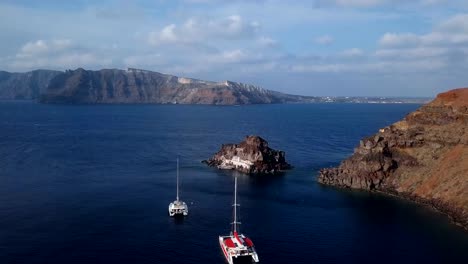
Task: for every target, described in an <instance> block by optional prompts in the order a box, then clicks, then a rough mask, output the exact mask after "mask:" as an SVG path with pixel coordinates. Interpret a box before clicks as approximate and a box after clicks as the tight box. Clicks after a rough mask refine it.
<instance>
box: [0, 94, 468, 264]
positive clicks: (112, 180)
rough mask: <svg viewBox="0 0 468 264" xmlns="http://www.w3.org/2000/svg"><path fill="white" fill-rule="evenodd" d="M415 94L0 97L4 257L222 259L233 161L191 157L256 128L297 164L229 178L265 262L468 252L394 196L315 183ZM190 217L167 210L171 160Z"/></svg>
mask: <svg viewBox="0 0 468 264" xmlns="http://www.w3.org/2000/svg"><path fill="white" fill-rule="evenodd" d="M417 107H418V106H417V105H401V104H400V105H370V104H308V105H254V106H242V107H218V106H184V105H96V106H63V105H41V104H34V103H28V102H20V103H18V102H16V103H11V102H1V103H0V195H1V199H0V263H29V264H31V263H51V264H54V263H57V264H58V263H164V264H177V263H185V264H189V263H224V259H223V256H222V253H221V250H220V249H219V246H218V239H217V237H218V235H220V234H227V233H229V229H230V224H229V223H230V222H231V215H232V211H231V207H230V205H231V204H232V188H233V177H234V176H235V175H236V174H235V173H233V172H230V171H228V172H225V171H218V170H215V169H212V168H208V167H205V166H204V165H203V164H201V163H200V161H201V160H203V159H206V158H208V157H209V156H210V155H212V154H213V153H215V152H216V151H217V150H218V149H219V147H220V145H221V144H223V143H229V142H233V143H235V142H238V141H240V140H241V139H243V138H244V137H245V136H246V135H249V134H257V135H261V136H263V137H264V138H265V139H267V140H268V141H269V143H270V145H271V146H272V147H273V148H278V149H281V150H284V151H286V157H287V160H288V161H289V162H290V163H291V164H293V165H294V166H295V168H294V169H293V170H291V171H289V172H287V173H285V174H284V175H282V176H277V177H247V176H243V175H239V176H238V177H239V195H240V197H239V198H240V203H241V211H240V216H241V221H242V222H243V225H242V230H243V231H244V233H245V234H247V235H249V236H250V237H251V238H252V240H253V242H254V243H255V245H256V247H257V251H258V253H259V256H260V260H261V262H262V263H269V264H271V263H345V262H346V263H369V262H372V263H421V262H424V263H468V262H467V261H468V234H467V233H466V232H464V231H462V230H461V229H460V228H459V227H457V226H454V225H452V224H450V222H449V221H448V220H447V219H446V218H445V217H444V216H442V215H440V214H437V213H434V212H433V211H431V210H429V209H427V208H425V207H421V206H417V205H415V204H413V203H411V202H406V201H402V200H400V199H397V198H391V197H385V196H381V195H375V194H369V193H366V192H358V191H346V190H340V189H335V188H332V187H324V186H321V185H319V184H317V183H316V176H317V170H318V169H319V168H322V167H327V166H333V165H337V164H338V163H339V162H340V160H342V159H343V158H345V157H347V156H348V155H350V154H351V153H352V152H353V148H354V147H355V146H356V145H357V144H358V142H359V139H360V138H362V137H363V136H367V135H371V134H373V133H375V132H376V131H377V130H378V129H379V128H381V127H384V126H386V125H389V124H391V123H392V122H395V121H397V120H399V119H401V118H402V117H403V116H404V115H405V114H407V113H409V112H411V111H413V110H415V109H416V108H417ZM177 155H179V156H180V161H181V170H180V173H181V198H182V199H183V200H184V201H186V202H187V203H188V204H189V209H190V215H189V217H188V218H186V219H184V220H182V221H177V220H174V219H172V218H169V217H168V216H167V206H168V204H169V202H171V201H172V200H173V199H174V198H175V168H176V157H177Z"/></svg>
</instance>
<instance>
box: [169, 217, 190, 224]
mask: <svg viewBox="0 0 468 264" xmlns="http://www.w3.org/2000/svg"><path fill="white" fill-rule="evenodd" d="M186 217H187V216H183V215H175V216H173V217H172V220H173V221H174V224H176V225H183V224H184V223H185V221H186V219H185V218H186Z"/></svg>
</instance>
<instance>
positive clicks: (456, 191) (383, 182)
mask: <svg viewBox="0 0 468 264" xmlns="http://www.w3.org/2000/svg"><path fill="white" fill-rule="evenodd" d="M467 130H468V88H462V89H456V90H451V91H448V92H445V93H441V94H439V95H438V96H437V98H435V99H434V100H433V101H432V102H430V103H428V104H426V105H423V106H422V107H420V108H419V109H418V110H416V111H415V112H412V113H410V114H408V115H407V116H406V117H405V118H404V119H403V120H402V121H399V122H396V123H394V124H392V125H390V126H388V127H385V128H382V129H380V130H379V132H378V133H376V134H375V135H373V136H370V137H367V138H365V139H363V140H361V141H360V143H359V146H358V147H357V148H356V149H355V151H354V154H353V155H352V156H350V157H349V158H347V159H346V160H344V161H343V162H341V164H340V165H339V166H337V167H335V168H325V169H322V170H320V172H319V176H318V182H320V183H322V184H325V185H333V186H338V187H344V188H353V189H364V190H370V191H380V192H385V193H389V194H393V195H397V196H400V197H404V198H407V199H410V200H414V201H417V202H420V203H423V204H428V205H430V206H432V207H433V208H435V209H437V210H439V211H441V212H443V213H445V214H447V215H448V216H449V217H450V218H451V219H452V220H453V221H454V222H455V223H457V224H459V225H461V226H463V227H464V228H465V229H468V133H467V132H468V131H467Z"/></svg>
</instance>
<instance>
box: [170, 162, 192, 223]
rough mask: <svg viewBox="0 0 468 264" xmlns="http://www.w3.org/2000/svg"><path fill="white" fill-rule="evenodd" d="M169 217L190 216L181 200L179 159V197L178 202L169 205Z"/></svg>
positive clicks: (177, 197)
mask: <svg viewBox="0 0 468 264" xmlns="http://www.w3.org/2000/svg"><path fill="white" fill-rule="evenodd" d="M169 215H170V216H177V215H181V216H186V215H188V207H187V204H186V203H185V202H183V201H181V200H179V158H177V196H176V200H175V201H173V202H172V203H170V204H169Z"/></svg>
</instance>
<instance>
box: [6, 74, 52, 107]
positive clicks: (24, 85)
mask: <svg viewBox="0 0 468 264" xmlns="http://www.w3.org/2000/svg"><path fill="white" fill-rule="evenodd" d="M60 73H61V72H59V71H51V70H35V71H30V72H24V73H11V72H6V71H0V99H1V100H18V99H21V100H24V99H26V100H31V99H37V98H39V96H40V95H41V94H43V93H44V92H45V91H46V89H47V87H48V85H49V83H50V81H51V80H52V79H53V78H54V77H55V76H57V75H59V74H60Z"/></svg>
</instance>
